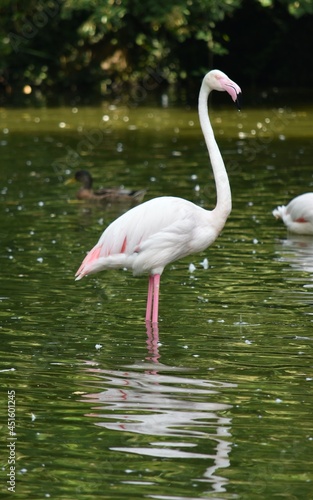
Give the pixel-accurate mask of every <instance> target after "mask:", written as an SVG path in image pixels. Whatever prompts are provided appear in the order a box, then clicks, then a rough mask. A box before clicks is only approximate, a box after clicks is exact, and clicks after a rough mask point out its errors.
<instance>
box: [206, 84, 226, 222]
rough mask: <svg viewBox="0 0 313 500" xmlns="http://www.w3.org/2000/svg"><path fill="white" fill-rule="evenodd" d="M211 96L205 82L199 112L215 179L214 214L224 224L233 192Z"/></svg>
mask: <svg viewBox="0 0 313 500" xmlns="http://www.w3.org/2000/svg"><path fill="white" fill-rule="evenodd" d="M209 94H210V90H208V87H207V85H206V84H205V83H204V82H203V83H202V86H201V89H200V94H199V107H198V110H199V119H200V125H201V129H202V132H203V135H204V138H205V142H206V145H207V148H208V152H209V156H210V160H211V165H212V169H213V175H214V179H215V186H216V206H215V208H214V210H213V212H215V213H216V215H219V216H220V217H221V218H222V219H223V222H225V221H226V219H227V217H228V216H229V214H230V212H231V209H232V204H231V191H230V185H229V180H228V175H227V172H226V169H225V165H224V161H223V158H222V155H221V153H220V150H219V147H218V145H217V143H216V140H215V137H214V132H213V129H212V125H211V122H210V118H209V115H208V97H209ZM223 225H224V224H223Z"/></svg>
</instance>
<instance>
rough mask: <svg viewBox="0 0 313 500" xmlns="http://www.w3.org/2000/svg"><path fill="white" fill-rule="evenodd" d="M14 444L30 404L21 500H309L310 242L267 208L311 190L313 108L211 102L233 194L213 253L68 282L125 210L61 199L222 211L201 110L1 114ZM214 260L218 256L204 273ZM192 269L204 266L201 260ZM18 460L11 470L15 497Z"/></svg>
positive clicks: (5, 342) (4, 304)
mask: <svg viewBox="0 0 313 500" xmlns="http://www.w3.org/2000/svg"><path fill="white" fill-rule="evenodd" d="M0 114H1V123H2V126H1V131H0V148H1V188H0V189H1V198H0V201H1V206H0V210H1V218H0V221H1V222H0V224H1V239H2V245H1V256H0V258H1V274H2V279H1V283H2V287H1V310H0V311H1V312H0V313H1V329H2V337H1V338H2V349H1V351H2V355H1V372H0V374H1V379H2V391H1V394H2V405H1V408H2V410H1V415H2V417H3V419H2V421H3V426H2V428H1V435H2V439H3V443H10V442H11V441H10V434H9V429H8V427H7V424H6V420H7V405H8V394H7V391H12V390H13V391H15V401H16V407H15V408H16V421H15V423H16V436H14V437H15V438H16V445H15V453H16V457H15V458H16V463H15V472H16V487H15V498H18V499H24V498H25V499H26V498H34V499H35V498H56V499H58V500H59V499H66V500H72V499H74V498H81V499H83V500H89V499H94V498H97V497H99V498H107V499H113V498H116V499H124V498H125V499H126V498H127V499H128V498H134V499H139V498H158V499H171V500H174V499H184V500H187V499H188V500H190V499H200V498H211V499H214V500H217V499H221V500H226V499H227V500H228V499H237V498H240V499H244V500H246V499H247V500H251V499H256V500H258V499H260V500H261V499H262V500H263V499H274V498H277V499H278V498H288V499H299V500H303V499H304V498H311V497H312V496H313V486H312V470H313V464H312V456H313V455H312V441H313V430H312V410H313V397H312V380H313V374H312V339H313V335H312V322H313V316H312V314H313V310H312V304H313V291H312V286H313V281H312V271H313V253H312V252H313V240H312V238H302V237H295V236H291V235H288V234H287V232H286V230H285V228H284V226H283V225H282V223H280V222H278V221H276V220H275V219H274V218H273V216H272V214H271V211H272V210H273V208H275V207H276V205H278V204H284V203H286V202H288V201H289V199H290V198H292V197H293V196H296V195H297V194H300V193H302V192H305V191H308V190H312V183H313V180H312V155H313V137H312V136H313V132H312V119H313V109H312V108H306V109H303V108H301V109H300V108H294V109H288V108H268V109H247V110H245V111H244V112H241V113H237V112H236V111H235V110H234V109H233V108H232V107H231V105H230V106H229V107H228V106H227V107H225V108H219V107H216V108H215V107H214V106H213V110H212V111H211V117H212V123H213V126H214V130H215V133H216V137H217V139H218V142H219V145H220V148H221V151H222V154H223V157H224V159H225V163H226V165H227V167H228V172H229V177H230V181H231V186H232V193H233V212H232V214H231V217H230V218H229V220H228V222H227V224H226V226H225V229H224V230H223V233H222V234H221V236H220V237H219V239H218V240H217V241H216V243H215V244H214V245H213V246H212V247H211V248H210V249H208V250H207V251H206V252H203V253H202V254H199V255H195V256H190V257H187V258H186V259H183V260H181V261H179V262H176V263H174V264H173V265H171V266H168V268H167V269H166V270H165V272H164V274H163V276H162V283H161V302H160V324H159V331H156V330H154V331H152V330H150V329H149V328H148V330H147V328H146V325H145V323H144V313H145V301H146V291H147V279H146V278H145V277H142V278H133V277H132V276H131V274H129V273H128V272H126V271H110V272H103V273H100V274H98V275H94V276H91V277H89V278H86V279H84V280H82V281H80V282H75V281H74V279H73V276H74V273H75V271H76V269H77V268H78V266H79V264H80V262H81V260H82V258H83V257H84V255H85V254H86V251H87V250H89V249H90V248H91V247H92V246H93V245H94V244H95V242H96V241H97V239H98V237H99V236H100V234H101V232H102V231H103V229H104V228H105V227H106V225H107V224H108V223H110V222H111V221H112V220H113V219H114V218H116V217H117V216H118V215H120V214H121V213H123V212H124V211H125V210H127V209H128V208H129V206H127V205H124V204H116V205H109V206H105V207H99V206H92V205H90V204H86V203H81V202H77V201H76V200H75V189H76V188H75V187H74V188H73V187H70V186H65V185H64V181H65V180H66V179H68V178H69V177H70V176H71V175H73V173H74V172H75V170H77V169H79V168H87V169H89V170H90V171H91V172H92V173H93V175H94V178H95V183H96V184H97V186H99V185H107V186H119V185H124V186H126V187H132V188H147V190H148V191H147V195H146V199H149V198H151V197H154V196H159V195H162V194H171V195H176V196H182V197H184V198H187V199H190V200H192V201H194V202H196V203H198V204H200V205H201V206H205V207H207V208H212V207H213V206H214V204H215V186H214V181H213V178H212V172H211V169H210V167H209V165H208V160H207V153H206V150H205V146H204V141H203V138H202V135H201V131H200V129H199V125H198V118H197V113H196V110H195V109H184V108H176V107H171V106H170V107H169V108H166V109H162V108H157V107H148V106H139V107H131V108H127V107H126V106H122V105H120V106H110V105H107V104H106V103H102V104H101V105H99V106H98V107H72V108H70V107H69V108H65V107H64V108H51V109H47V108H28V109H26V108H25V109H10V110H8V109H2V110H1V113H0ZM205 259H208V265H207V262H206V260H205ZM191 265H192V266H191ZM8 460H9V449H4V453H3V456H2V459H1V488H2V491H3V492H4V494H6V492H7V483H6V481H7V477H6V475H7V473H8V467H9V465H8Z"/></svg>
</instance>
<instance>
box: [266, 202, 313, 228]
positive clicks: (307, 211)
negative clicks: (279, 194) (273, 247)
mask: <svg viewBox="0 0 313 500" xmlns="http://www.w3.org/2000/svg"><path fill="white" fill-rule="evenodd" d="M272 213H273V215H274V217H275V218H276V219H282V221H283V223H284V224H285V226H286V227H287V229H288V230H289V231H290V232H291V233H297V234H310V235H313V193H304V194H300V195H299V196H296V198H293V199H292V200H291V201H290V202H289V203H288V205H287V206H284V205H282V206H279V207H277V208H275V210H273V212H272Z"/></svg>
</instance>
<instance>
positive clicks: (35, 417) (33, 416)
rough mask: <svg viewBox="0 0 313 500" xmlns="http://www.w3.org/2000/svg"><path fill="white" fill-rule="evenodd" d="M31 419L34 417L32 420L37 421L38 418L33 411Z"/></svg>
mask: <svg viewBox="0 0 313 500" xmlns="http://www.w3.org/2000/svg"><path fill="white" fill-rule="evenodd" d="M31 419H32V422H35V420H36V415H34V414H33V413H31Z"/></svg>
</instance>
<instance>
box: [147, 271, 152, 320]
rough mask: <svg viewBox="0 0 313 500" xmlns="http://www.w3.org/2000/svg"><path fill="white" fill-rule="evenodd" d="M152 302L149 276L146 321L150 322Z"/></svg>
mask: <svg viewBox="0 0 313 500" xmlns="http://www.w3.org/2000/svg"><path fill="white" fill-rule="evenodd" d="M152 301H153V276H149V285H148V297H147V309H146V321H151V313H152Z"/></svg>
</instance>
